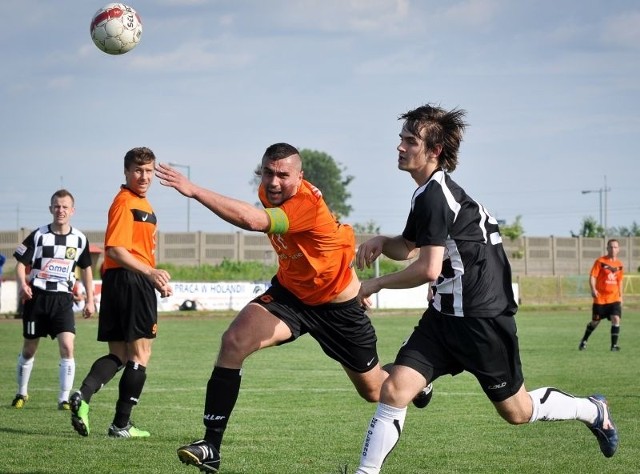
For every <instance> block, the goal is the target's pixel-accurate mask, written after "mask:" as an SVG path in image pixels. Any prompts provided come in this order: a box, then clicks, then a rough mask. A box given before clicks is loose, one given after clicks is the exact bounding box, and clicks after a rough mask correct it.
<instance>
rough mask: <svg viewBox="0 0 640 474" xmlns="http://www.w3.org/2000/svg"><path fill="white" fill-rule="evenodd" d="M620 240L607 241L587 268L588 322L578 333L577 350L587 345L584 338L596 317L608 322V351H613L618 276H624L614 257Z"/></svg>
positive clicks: (617, 325) (618, 303)
mask: <svg viewBox="0 0 640 474" xmlns="http://www.w3.org/2000/svg"><path fill="white" fill-rule="evenodd" d="M618 252H620V243H619V242H618V241H617V240H616V239H609V241H608V242H607V254H606V255H603V256H602V257H600V258H598V259H596V261H595V262H594V264H593V267H591V273H590V275H589V286H590V287H591V296H593V307H592V310H591V321H589V323H588V324H587V329H586V330H585V332H584V336H582V340H581V341H580V345H579V346H578V349H580V350H581V351H583V350H585V349H586V348H587V340H588V339H589V336H591V333H592V332H593V331H595V329H596V328H597V327H598V324H600V320H602V319H608V320H609V321H611V350H612V351H613V352H617V351H619V350H620V346H618V337H619V336H620V319H621V318H622V278H623V276H624V272H623V268H622V262H621V261H620V260H618Z"/></svg>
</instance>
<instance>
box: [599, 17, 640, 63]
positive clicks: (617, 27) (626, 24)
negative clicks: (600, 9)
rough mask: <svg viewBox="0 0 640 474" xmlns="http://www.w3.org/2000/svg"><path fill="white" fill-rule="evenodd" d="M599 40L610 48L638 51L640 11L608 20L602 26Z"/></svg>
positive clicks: (639, 44) (639, 47) (639, 42)
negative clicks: (620, 47)
mask: <svg viewBox="0 0 640 474" xmlns="http://www.w3.org/2000/svg"><path fill="white" fill-rule="evenodd" d="M601 39H602V41H603V42H604V43H605V44H609V45H612V46H622V47H625V48H629V49H634V50H638V49H640V11H632V12H627V13H623V14H619V15H616V16H613V17H611V18H608V19H607V20H606V21H605V23H604V25H603V28H602V33H601ZM636 60H637V58H636Z"/></svg>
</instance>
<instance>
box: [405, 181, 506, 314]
mask: <svg viewBox="0 0 640 474" xmlns="http://www.w3.org/2000/svg"><path fill="white" fill-rule="evenodd" d="M402 236H403V237H404V238H405V239H407V240H409V241H411V242H415V245H416V247H423V246H425V245H436V246H442V247H444V257H443V262H442V272H441V274H440V276H439V277H438V280H437V281H436V282H434V283H433V285H434V299H433V301H432V305H433V307H434V308H435V309H436V310H438V311H440V312H441V313H443V314H446V315H450V316H458V317H476V318H487V317H495V316H498V315H500V314H515V312H516V310H517V304H516V302H515V299H514V296H513V288H512V286H511V284H512V282H511V265H510V264H509V261H508V259H507V256H506V253H505V251H504V247H503V246H502V237H501V235H500V231H499V229H498V222H497V221H496V219H495V218H494V217H493V216H491V214H489V212H488V211H487V210H486V209H485V208H484V207H483V206H482V205H481V204H479V203H478V202H476V201H474V200H473V199H471V198H470V197H469V196H468V195H467V193H466V192H465V191H464V189H462V188H461V187H460V186H459V185H458V184H457V183H455V182H454V181H453V180H452V179H451V177H450V176H449V175H448V174H447V173H445V172H444V171H442V170H436V171H435V172H434V173H433V174H432V175H431V177H430V178H429V180H428V182H427V183H426V184H424V185H423V186H420V187H419V188H418V189H417V190H416V191H415V192H414V194H413V198H412V200H411V212H410V213H409V217H408V218H407V224H406V226H405V229H404V231H403V233H402Z"/></svg>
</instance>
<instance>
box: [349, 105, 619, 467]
mask: <svg viewBox="0 0 640 474" xmlns="http://www.w3.org/2000/svg"><path fill="white" fill-rule="evenodd" d="M464 116H465V111H464V110H460V109H454V110H451V111H446V110H444V109H442V108H440V107H437V106H433V105H430V104H428V105H425V106H422V107H418V108H417V109H415V110H411V111H409V112H407V113H406V114H403V115H401V116H400V119H402V120H403V121H404V124H403V127H402V130H401V132H400V144H399V145H398V147H397V150H398V168H399V169H400V170H402V171H407V172H408V173H409V174H410V175H411V177H412V178H413V180H414V181H415V182H416V184H417V185H418V188H417V189H416V191H415V192H414V194H413V197H412V199H411V208H410V211H409V217H408V218H407V223H406V225H405V228H404V231H403V232H402V234H401V235H398V236H395V237H388V236H376V237H374V238H373V239H370V240H368V241H367V242H365V243H363V244H361V245H360V247H359V248H358V252H357V254H356V265H357V266H358V267H359V268H363V267H364V266H370V265H371V263H372V262H373V261H374V260H375V259H376V258H378V257H379V256H380V255H381V254H384V255H385V256H387V257H389V258H392V259H394V260H405V259H409V258H413V257H417V258H416V259H415V260H414V261H413V262H412V263H411V264H409V265H408V266H407V267H406V268H404V269H403V270H400V271H398V272H395V273H390V274H387V275H383V276H380V277H377V278H372V279H370V280H366V281H363V282H362V284H361V286H360V292H359V293H358V299H359V300H360V301H361V302H362V303H363V304H365V305H368V302H369V297H370V296H371V295H373V294H374V293H377V292H379V291H380V290H381V289H383V288H388V289H402V288H413V287H417V286H420V285H422V284H424V283H427V282H432V283H431V285H432V288H433V298H432V299H431V301H430V304H429V307H428V308H427V310H426V311H425V312H424V314H423V315H422V318H421V319H420V321H419V323H418V325H417V326H416V327H415V329H414V331H413V333H412V334H411V336H410V337H409V339H408V340H407V341H406V342H405V343H404V344H403V346H402V347H401V348H400V350H399V352H398V354H397V356H396V359H395V363H394V368H393V370H392V371H391V374H390V376H389V377H388V378H387V379H386V380H385V382H384V383H383V385H382V388H381V390H380V402H379V403H378V407H377V410H376V413H375V415H374V416H373V418H372V419H371V422H370V423H369V425H368V427H367V430H366V434H365V440H364V443H363V448H362V451H361V457H360V466H359V467H358V469H357V470H356V474H377V473H378V472H380V469H381V468H382V464H383V462H384V461H385V459H387V456H388V454H389V453H390V452H391V450H392V449H393V448H394V447H395V446H396V444H397V443H398V441H399V438H400V434H401V432H402V427H403V425H404V421H405V417H406V414H407V404H408V403H409V402H410V401H411V400H412V398H413V397H414V396H415V395H416V393H418V391H419V390H421V389H422V388H423V387H424V386H425V385H426V384H428V383H430V382H433V381H434V380H436V379H437V378H438V377H441V376H443V375H452V376H454V375H457V374H459V373H461V372H462V371H467V372H469V373H471V374H473V375H474V376H475V377H476V379H477V380H478V382H479V383H480V386H481V387H482V389H483V391H484V393H485V395H486V396H487V398H488V399H489V400H490V401H491V402H492V403H493V405H494V407H495V409H496V411H497V412H498V413H499V415H500V416H501V417H502V418H503V419H504V420H506V421H507V422H509V423H511V424H514V425H518V424H524V423H533V422H535V421H560V420H578V421H581V422H583V423H584V424H585V425H586V426H587V427H588V428H589V429H590V430H591V432H592V433H593V434H594V435H595V436H596V439H597V441H598V444H599V446H600V451H601V452H602V454H603V455H604V456H606V457H611V456H613V455H614V453H615V451H616V449H617V447H618V432H617V429H616V427H615V425H614V423H613V420H612V419H611V414H610V411H609V406H608V402H607V400H606V399H605V398H604V397H603V396H602V395H591V396H589V397H584V398H578V397H574V396H572V395H569V394H567V393H565V392H563V391H561V390H558V389H556V388H552V387H542V388H538V389H536V390H533V391H527V390H526V388H525V385H524V375H523V371H522V364H521V361H520V354H519V346H518V337H517V330H516V323H515V318H514V316H515V313H516V311H517V305H516V302H515V299H514V295H513V289H512V286H511V285H512V283H511V266H510V264H509V261H508V259H507V256H506V253H505V251H504V248H503V246H502V238H501V236H500V230H499V228H498V223H497V221H496V219H495V218H494V217H492V216H491V214H489V212H488V211H487V210H486V209H485V208H484V207H483V206H482V205H481V204H479V203H478V202H477V201H475V200H473V199H472V198H471V197H470V196H468V195H467V193H466V192H465V191H464V189H462V187H460V186H459V185H458V184H457V183H455V182H454V181H453V180H452V179H451V177H450V176H449V173H451V172H453V170H455V168H456V166H457V164H458V149H459V146H460V142H461V141H462V136H463V132H464V130H465V127H466V123H465V122H464Z"/></svg>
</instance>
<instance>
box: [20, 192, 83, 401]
mask: <svg viewBox="0 0 640 474" xmlns="http://www.w3.org/2000/svg"><path fill="white" fill-rule="evenodd" d="M74 206H75V203H74V198H73V196H72V194H71V193H70V192H69V191H67V190H66V189H60V190H58V191H56V192H55V193H54V194H53V196H51V205H50V207H49V211H50V212H51V215H52V216H53V221H52V222H51V224H48V225H44V226H42V227H39V228H37V229H36V230H34V231H33V232H31V233H30V234H29V235H28V236H27V238H26V239H24V241H23V242H22V244H20V245H19V246H18V248H17V249H16V251H15V252H14V254H13V256H14V257H15V258H16V260H17V261H18V263H17V264H16V278H17V283H18V288H19V291H20V298H21V299H22V300H23V301H24V305H23V314H22V325H23V336H24V342H23V345H22V350H21V352H20V354H19V356H18V364H17V367H16V378H17V382H18V390H17V393H16V396H15V398H14V400H13V402H12V406H13V407H15V408H23V407H24V405H25V403H26V402H27V400H28V399H29V396H28V385H29V379H30V377H31V371H32V369H33V363H34V360H35V355H36V352H37V350H38V343H39V341H40V338H41V337H46V336H50V337H51V338H52V339H53V338H56V339H57V340H58V347H59V349H60V366H59V367H60V368H59V377H60V392H59V394H58V408H59V409H61V410H68V409H69V392H70V391H71V388H72V386H73V379H74V376H75V359H74V354H73V353H74V342H75V320H74V314H73V294H72V291H73V286H74V283H75V281H76V276H75V270H76V267H78V268H80V271H81V279H82V283H83V285H84V287H85V289H86V304H85V306H84V309H83V310H82V314H83V316H84V317H85V318H88V317H90V316H91V315H92V314H93V313H94V312H95V304H94V299H93V276H92V270H91V254H90V253H89V241H88V239H87V237H86V236H85V235H84V234H83V233H82V232H81V231H79V230H78V229H75V228H73V227H71V224H70V221H71V217H72V216H73V214H74V212H75V207H74ZM27 268H29V271H28V273H27Z"/></svg>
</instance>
